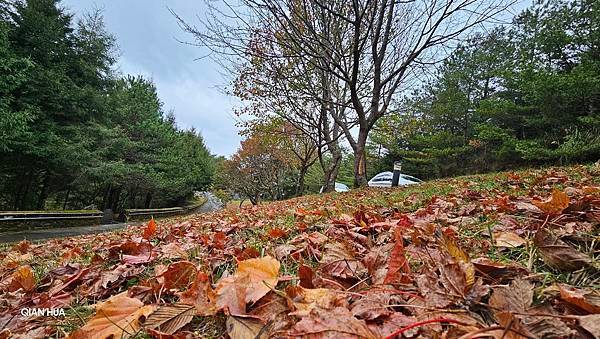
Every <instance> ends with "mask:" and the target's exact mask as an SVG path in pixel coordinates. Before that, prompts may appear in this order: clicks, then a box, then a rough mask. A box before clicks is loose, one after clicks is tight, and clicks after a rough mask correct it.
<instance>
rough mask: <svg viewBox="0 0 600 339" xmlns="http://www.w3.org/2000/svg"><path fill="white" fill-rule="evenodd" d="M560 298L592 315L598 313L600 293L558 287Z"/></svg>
mask: <svg viewBox="0 0 600 339" xmlns="http://www.w3.org/2000/svg"><path fill="white" fill-rule="evenodd" d="M558 288H559V290H560V298H561V299H562V300H564V301H566V302H568V303H569V304H572V305H574V306H577V307H578V308H580V309H582V310H585V311H587V312H589V313H592V314H597V313H600V292H599V291H598V290H585V289H579V288H575V287H572V286H566V285H562V284H561V285H559V286H558Z"/></svg>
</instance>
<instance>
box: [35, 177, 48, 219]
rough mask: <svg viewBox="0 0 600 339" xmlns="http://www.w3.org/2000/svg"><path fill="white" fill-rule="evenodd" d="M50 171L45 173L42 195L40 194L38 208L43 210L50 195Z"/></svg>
mask: <svg viewBox="0 0 600 339" xmlns="http://www.w3.org/2000/svg"><path fill="white" fill-rule="evenodd" d="M48 176H49V175H48V173H46V174H44V181H43V182H42V189H41V190H40V195H38V201H37V206H36V209H37V210H43V209H44V205H46V198H47V197H48Z"/></svg>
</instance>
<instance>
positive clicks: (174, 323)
mask: <svg viewBox="0 0 600 339" xmlns="http://www.w3.org/2000/svg"><path fill="white" fill-rule="evenodd" d="M194 314H195V308H194V306H192V305H186V304H168V305H160V306H159V307H158V309H156V310H155V311H154V312H153V313H152V314H150V316H149V317H148V319H146V322H144V328H145V329H153V330H157V331H160V332H162V333H165V334H173V333H175V332H177V330H179V329H180V328H182V327H183V326H185V325H187V324H188V323H189V322H190V321H192V318H193V317H194Z"/></svg>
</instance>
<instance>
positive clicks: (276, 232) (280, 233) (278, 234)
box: [269, 228, 287, 239]
mask: <svg viewBox="0 0 600 339" xmlns="http://www.w3.org/2000/svg"><path fill="white" fill-rule="evenodd" d="M286 235H287V233H286V232H285V231H284V230H282V229H281V228H272V229H270V230H269V236H270V237H271V238H274V239H278V238H283V237H285V236H286Z"/></svg>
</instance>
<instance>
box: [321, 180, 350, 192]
mask: <svg viewBox="0 0 600 339" xmlns="http://www.w3.org/2000/svg"><path fill="white" fill-rule="evenodd" d="M323 188H324V187H321V190H320V191H319V193H323ZM349 190H350V188H349V187H348V186H346V185H345V184H342V183H341V182H337V181H336V182H335V191H336V192H348V191H349Z"/></svg>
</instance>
